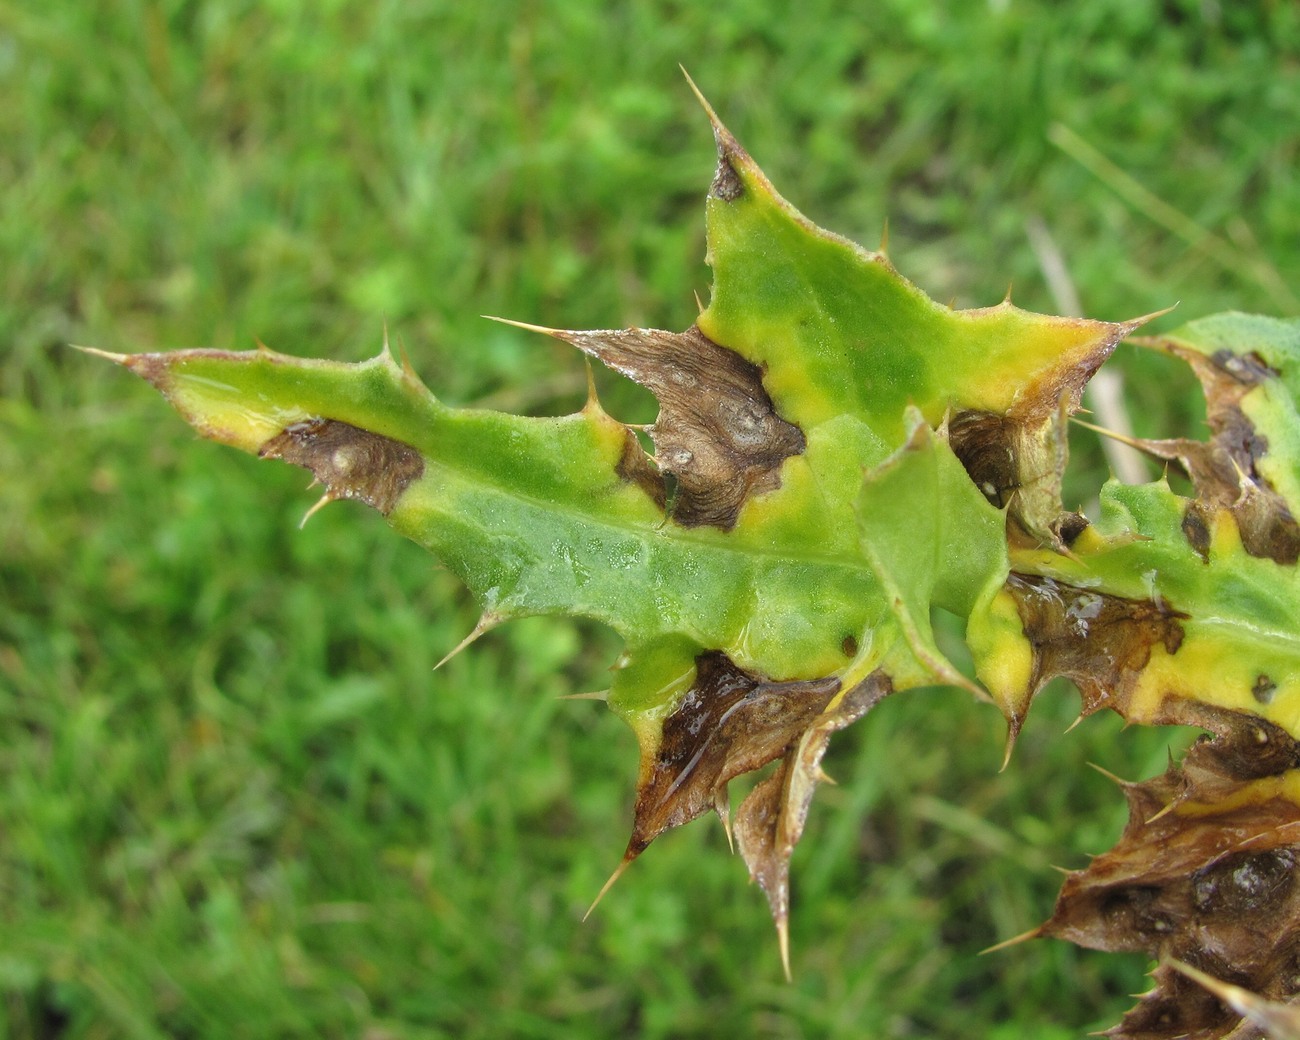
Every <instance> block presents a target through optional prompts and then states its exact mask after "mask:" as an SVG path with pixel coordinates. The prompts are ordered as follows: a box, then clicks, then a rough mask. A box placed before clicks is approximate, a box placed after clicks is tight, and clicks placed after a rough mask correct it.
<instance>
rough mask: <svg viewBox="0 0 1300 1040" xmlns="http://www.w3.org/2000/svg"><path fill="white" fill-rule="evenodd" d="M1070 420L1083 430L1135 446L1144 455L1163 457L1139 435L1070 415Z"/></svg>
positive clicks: (1131, 446)
mask: <svg viewBox="0 0 1300 1040" xmlns="http://www.w3.org/2000/svg"><path fill="white" fill-rule="evenodd" d="M1070 422H1072V423H1074V425H1075V426H1082V427H1083V428H1084V429H1085V430H1091V431H1092V432H1093V433H1096V434H1100V435H1101V436H1102V437H1109V438H1110V439H1111V440H1113V441H1118V442H1119V443H1120V444H1127V445H1128V446H1129V447H1130V448H1136V449H1137V450H1138V451H1140V452H1142V453H1143V454H1144V455H1154V456H1155V457H1156V458H1164V456H1163V455H1160V454H1158V453H1157V452H1155V451H1153V450H1152V449H1151V442H1150V441H1144V440H1142V439H1141V438H1140V437H1130V436H1129V435H1128V434H1127V433H1120V432H1119V431H1117V430H1108V429H1106V427H1104V426H1098V425H1096V424H1095V423H1090V422H1086V421H1085V420H1083V419H1080V418H1078V417H1077V416H1071V418H1070Z"/></svg>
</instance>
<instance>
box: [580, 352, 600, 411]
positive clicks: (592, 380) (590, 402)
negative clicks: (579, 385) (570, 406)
mask: <svg viewBox="0 0 1300 1040" xmlns="http://www.w3.org/2000/svg"><path fill="white" fill-rule="evenodd" d="M582 363H583V364H584V365H586V366H587V403H586V404H584V405H583V406H582V410H583V411H584V412H601V411H604V409H602V408H601V407H600V396H599V395H598V394H597V393H596V373H595V371H594V370H593V369H592V367H591V358H589V357H588V356H587V355H586V354H583V355H582Z"/></svg>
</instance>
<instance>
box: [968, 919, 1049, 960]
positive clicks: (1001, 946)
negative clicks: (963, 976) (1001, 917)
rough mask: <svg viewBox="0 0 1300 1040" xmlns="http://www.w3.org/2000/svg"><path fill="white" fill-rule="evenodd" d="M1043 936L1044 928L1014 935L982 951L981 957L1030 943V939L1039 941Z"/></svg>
mask: <svg viewBox="0 0 1300 1040" xmlns="http://www.w3.org/2000/svg"><path fill="white" fill-rule="evenodd" d="M1041 935H1042V927H1041V926H1040V927H1038V928H1031V929H1029V931H1027V932H1021V933H1020V934H1019V935H1013V936H1012V937H1011V938H1010V939H1003V940H1002V941H1001V942H1000V943H994V944H993V945H992V946H990V947H988V948H987V949H983V950H980V952H979V955H980V956H981V957H983V956H984V955H985V954H986V953H997V952H998V951H999V950H1005V949H1008V948H1009V947H1012V946H1019V945H1020V944H1021V943H1022V942H1028V941H1029V940H1030V939H1037V938H1039V937H1040V936H1041Z"/></svg>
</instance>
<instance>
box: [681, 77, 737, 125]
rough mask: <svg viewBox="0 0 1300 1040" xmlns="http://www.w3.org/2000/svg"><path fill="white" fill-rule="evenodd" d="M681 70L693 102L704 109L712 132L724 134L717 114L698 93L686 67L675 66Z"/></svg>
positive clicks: (697, 88) (698, 89)
mask: <svg viewBox="0 0 1300 1040" xmlns="http://www.w3.org/2000/svg"><path fill="white" fill-rule="evenodd" d="M677 67H678V68H679V69H681V70H682V75H683V76H685V77H686V84H687V86H689V87H690V88H691V93H692V94H694V95H695V100H696V101H698V102H699V103H700V107H701V108H703V109H704V114H705V115H707V116H708V117H709V122H710V123H712V124H713V131H714V133H717V132H718V131H722V132H724V133H725V132H726V129H727V128H726V127H725V126H723V125H722V120H721V119H719V118H718V113H717V112H715V111H713V106H712V105H710V104H709V102H708V99H707V98H706V97H705V96H704V95H703V94H701V93H700V88H699V87H697V86H696V85H695V80H693V79H691V74H690V73H689V72H687V71H686V66H685V65H681V64H679V65H678V66H677Z"/></svg>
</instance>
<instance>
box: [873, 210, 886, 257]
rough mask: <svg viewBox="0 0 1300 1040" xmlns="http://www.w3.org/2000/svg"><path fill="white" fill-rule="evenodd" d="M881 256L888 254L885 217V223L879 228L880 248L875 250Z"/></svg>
mask: <svg viewBox="0 0 1300 1040" xmlns="http://www.w3.org/2000/svg"><path fill="white" fill-rule="evenodd" d="M876 252H877V253H879V254H880V255H881V256H888V255H889V218H888V217H886V218H885V225H884V227H882V228H881V229H880V248H879V249H877V250H876Z"/></svg>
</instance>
